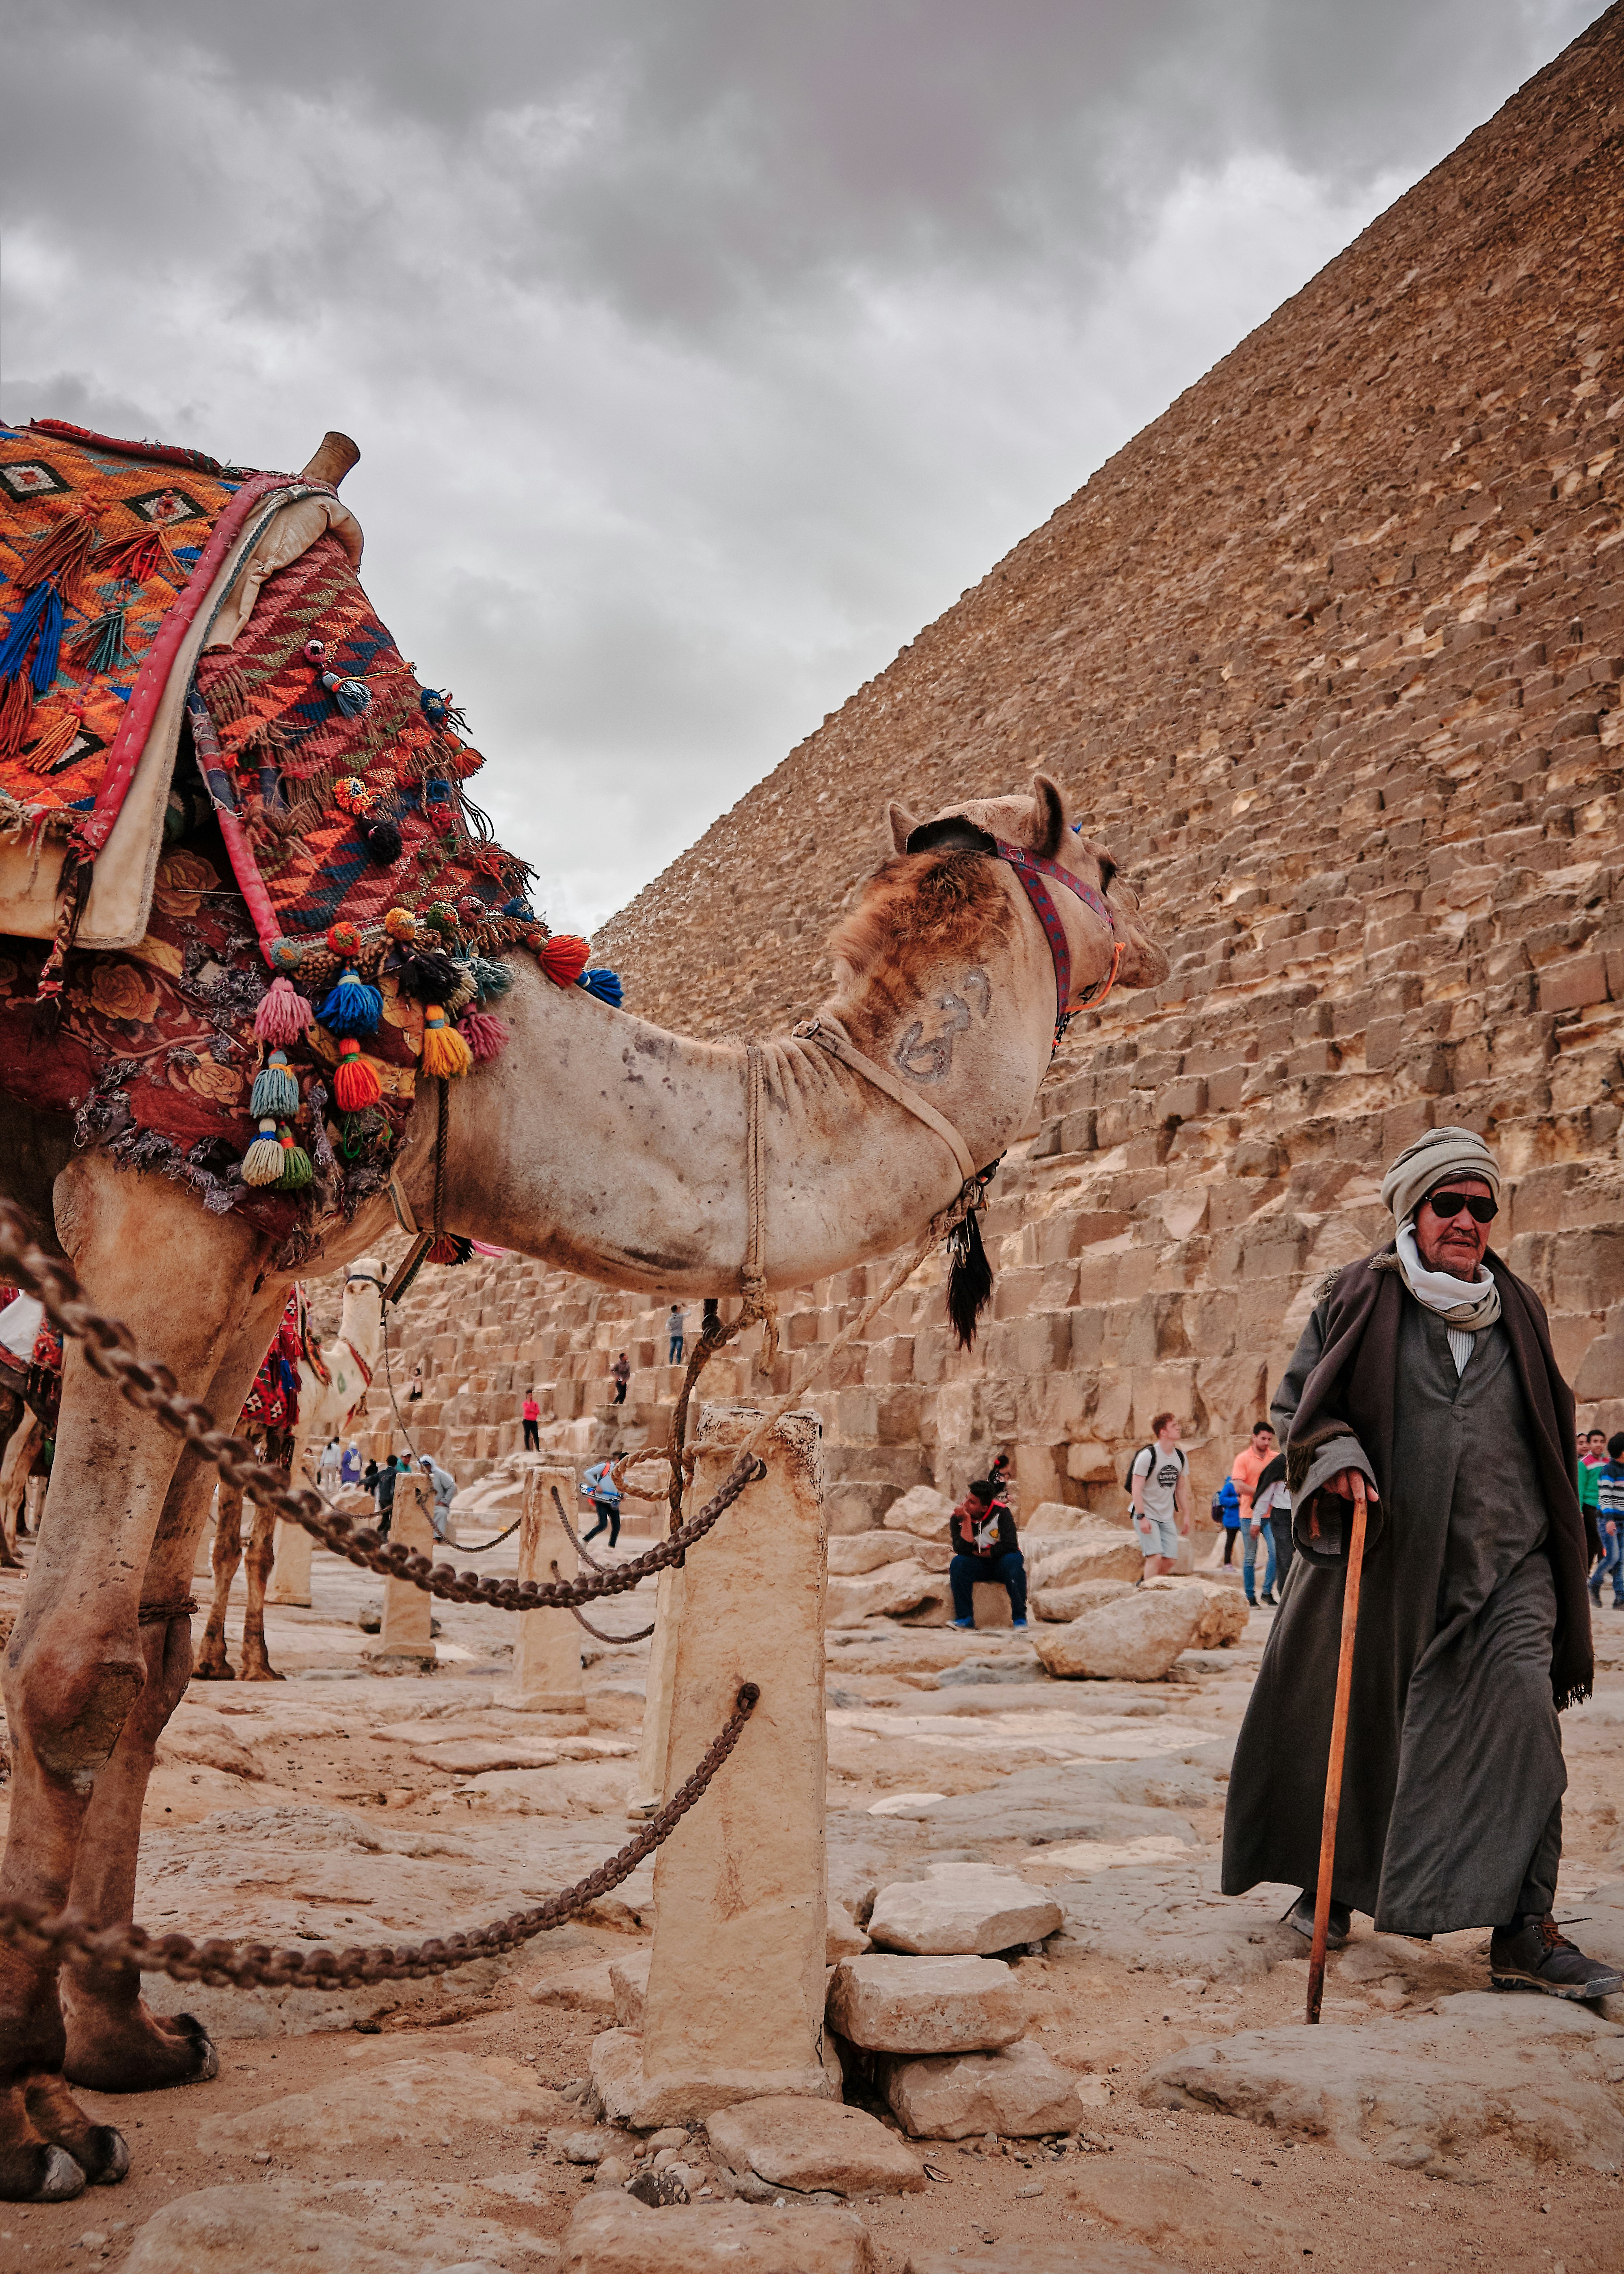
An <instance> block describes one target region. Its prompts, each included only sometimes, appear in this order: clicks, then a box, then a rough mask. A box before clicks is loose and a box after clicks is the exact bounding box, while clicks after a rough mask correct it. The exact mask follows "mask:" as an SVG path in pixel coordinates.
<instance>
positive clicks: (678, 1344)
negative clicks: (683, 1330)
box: [665, 1335, 683, 1366]
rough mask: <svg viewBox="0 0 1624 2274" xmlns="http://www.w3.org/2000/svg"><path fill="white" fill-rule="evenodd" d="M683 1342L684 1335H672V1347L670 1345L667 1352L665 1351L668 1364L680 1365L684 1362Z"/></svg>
mask: <svg viewBox="0 0 1624 2274" xmlns="http://www.w3.org/2000/svg"><path fill="white" fill-rule="evenodd" d="M682 1343H683V1337H682V1336H680V1335H673V1337H671V1347H670V1348H669V1349H668V1350H667V1351H666V1352H665V1363H666V1365H667V1366H680V1365H681V1363H682Z"/></svg>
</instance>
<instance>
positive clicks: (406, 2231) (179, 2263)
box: [76, 2182, 559, 2274]
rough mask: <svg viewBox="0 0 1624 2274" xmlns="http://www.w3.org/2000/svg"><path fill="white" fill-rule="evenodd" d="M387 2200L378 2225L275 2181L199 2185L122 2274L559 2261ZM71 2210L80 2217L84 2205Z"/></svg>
mask: <svg viewBox="0 0 1624 2274" xmlns="http://www.w3.org/2000/svg"><path fill="white" fill-rule="evenodd" d="M391 2192H392V2196H393V2201H392V2206H391V2207H392V2209H393V2210H394V2211H395V2214H396V2215H395V2217H392V2218H390V2217H385V2218H380V2217H379V2210H378V2205H377V2204H376V2203H375V2202H372V2201H370V2200H368V2199H367V2198H366V2197H365V2196H363V2197H361V2198H360V2200H359V2201H358V2202H357V2204H356V2212H355V2216H354V2217H350V2216H348V2215H346V2213H345V2212H343V2211H339V2210H334V2209H333V2208H332V2207H331V2204H330V2203H329V2202H319V2201H313V2200H312V2199H311V2196H312V2193H313V2191H311V2190H304V2189H300V2188H298V2187H282V2186H280V2185H278V2184H276V2183H274V2182H273V2183H269V2184H267V2183H261V2184H259V2185H258V2186H256V2187H252V2189H249V2188H244V2187H204V2188H201V2189H199V2191H198V2192H197V2193H196V2194H193V2195H181V2196H179V2197H177V2200H176V2201H175V2202H169V2203H166V2204H165V2205H164V2206H163V2208H162V2210H159V2211H157V2212H155V2213H154V2215H153V2217H152V2218H149V2219H148V2220H147V2224H146V2225H144V2226H143V2227H142V2228H141V2230H140V2232H139V2234H137V2236H136V2238H135V2241H134V2243H133V2245H132V2248H131V2250H130V2254H129V2255H128V2256H127V2257H126V2258H125V2259H124V2262H123V2266H122V2269H121V2274H287V2270H288V2269H289V2267H290V2266H308V2267H310V2268H311V2269H312V2274H430V2270H450V2269H453V2268H455V2270H456V2274H500V2270H502V2269H505V2268H508V2267H512V2266H515V2264H516V2265H517V2266H522V2267H523V2268H524V2269H526V2270H527V2274H528V2270H530V2269H535V2270H537V2274H540V2270H542V2269H544V2268H545V2269H551V2268H554V2267H556V2266H557V2265H558V2263H559V2259H558V2253H557V2250H556V2248H555V2247H554V2246H553V2244H551V2243H550V2242H548V2241H546V2240H544V2239H543V2238H541V2237H539V2236H537V2237H535V2238H534V2239H533V2240H532V2239H530V2238H528V2237H527V2238H524V2239H523V2241H522V2242H521V2243H520V2246H519V2248H520V2251H521V2253H522V2255H520V2256H519V2257H518V2258H517V2259H516V2260H515V2255H514V2243H515V2237H514V2233H513V2230H512V2229H511V2228H510V2227H508V2226H506V2225H502V2224H500V2223H499V2222H497V2221H496V2220H494V2219H479V2218H468V2217H466V2216H458V2215H456V2214H455V2213H449V2214H448V2213H447V2212H445V2211H444V2210H440V2211H438V2212H436V2211H429V2212H427V2213H426V2214H420V2215H418V2216H416V2217H413V2216H410V2213H409V2215H408V2216H407V2217H406V2218H402V2217H401V2216H400V2215H399V2213H400V2210H401V2194H402V2191H401V2190H400V2189H399V2188H398V2187H395V2188H393V2189H392V2191H391ZM76 2210H77V2212H78V2215H79V2217H80V2218H83V2207H82V2205H80V2206H76ZM108 2223H109V2222H107V2221H103V2225H106V2224H108ZM85 2256H86V2259H87V2260H94V2253H92V2252H88V2251H87V2252H86V2254H85Z"/></svg>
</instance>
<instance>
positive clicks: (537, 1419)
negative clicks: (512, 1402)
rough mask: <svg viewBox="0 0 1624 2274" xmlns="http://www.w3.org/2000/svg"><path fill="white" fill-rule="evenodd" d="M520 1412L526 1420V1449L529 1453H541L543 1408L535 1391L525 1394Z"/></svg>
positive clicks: (531, 1390) (528, 1391)
mask: <svg viewBox="0 0 1624 2274" xmlns="http://www.w3.org/2000/svg"><path fill="white" fill-rule="evenodd" d="M520 1411H521V1412H522V1414H523V1419H524V1449H525V1451H526V1452H527V1453H539V1452H540V1450H541V1408H540V1406H539V1405H538V1404H537V1402H536V1393H535V1391H534V1390H533V1389H530V1390H527V1391H526V1392H525V1396H524V1404H523V1406H522V1407H521V1408H520Z"/></svg>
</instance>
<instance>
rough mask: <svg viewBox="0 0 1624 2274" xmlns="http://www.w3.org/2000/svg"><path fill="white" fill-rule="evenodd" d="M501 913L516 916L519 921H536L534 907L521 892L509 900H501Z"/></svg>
mask: <svg viewBox="0 0 1624 2274" xmlns="http://www.w3.org/2000/svg"><path fill="white" fill-rule="evenodd" d="M502 914H503V915H505V916H516V917H517V918H518V920H519V922H521V923H534V922H535V921H536V911H535V909H534V908H533V907H531V906H530V902H529V901H528V900H526V899H525V898H524V897H523V894H522V893H521V894H519V895H517V896H516V897H515V899H513V900H504V901H503V902H502Z"/></svg>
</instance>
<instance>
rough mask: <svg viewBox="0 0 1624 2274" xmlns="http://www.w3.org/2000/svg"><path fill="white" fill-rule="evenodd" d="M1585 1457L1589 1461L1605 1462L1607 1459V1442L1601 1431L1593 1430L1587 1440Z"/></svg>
mask: <svg viewBox="0 0 1624 2274" xmlns="http://www.w3.org/2000/svg"><path fill="white" fill-rule="evenodd" d="M1584 1457H1585V1459H1586V1460H1587V1461H1605V1459H1606V1457H1607V1440H1606V1439H1605V1437H1604V1436H1603V1435H1602V1433H1601V1431H1600V1430H1599V1429H1592V1430H1591V1432H1590V1435H1589V1436H1588V1437H1587V1438H1586V1439H1585V1441H1584Z"/></svg>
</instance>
